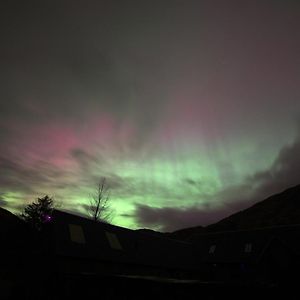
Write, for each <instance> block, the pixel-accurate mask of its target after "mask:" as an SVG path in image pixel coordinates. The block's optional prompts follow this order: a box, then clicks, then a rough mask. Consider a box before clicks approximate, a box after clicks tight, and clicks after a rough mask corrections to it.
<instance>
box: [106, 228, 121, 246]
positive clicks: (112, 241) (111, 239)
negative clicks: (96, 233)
mask: <svg viewBox="0 0 300 300" xmlns="http://www.w3.org/2000/svg"><path fill="white" fill-rule="evenodd" d="M105 235H106V238H107V239H108V242H109V245H110V247H111V248H112V249H116V250H122V249H123V248H122V245H121V244H120V241H119V239H118V237H117V236H116V235H115V234H114V233H111V232H105Z"/></svg>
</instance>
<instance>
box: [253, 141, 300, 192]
mask: <svg viewBox="0 0 300 300" xmlns="http://www.w3.org/2000/svg"><path fill="white" fill-rule="evenodd" d="M299 153H300V135H298V137H297V138H296V140H295V141H294V142H293V143H291V144H290V145H287V146H285V147H284V148H282V149H281V151H280V152H279V154H278V157H277V159H276V160H275V162H274V164H273V165H272V167H271V169H270V170H267V171H264V172H258V173H256V174H255V175H254V176H252V177H251V178H250V182H253V183H255V184H256V186H258V188H257V194H258V195H261V196H264V197H265V196H267V195H271V194H274V193H277V192H280V191H281V190H283V189H286V188H288V187H291V186H294V185H297V184H299V183H300V155H299Z"/></svg>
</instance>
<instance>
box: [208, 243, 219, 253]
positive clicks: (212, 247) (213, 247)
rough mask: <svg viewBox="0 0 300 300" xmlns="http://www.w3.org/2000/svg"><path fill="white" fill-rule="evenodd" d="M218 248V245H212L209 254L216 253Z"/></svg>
mask: <svg viewBox="0 0 300 300" xmlns="http://www.w3.org/2000/svg"><path fill="white" fill-rule="evenodd" d="M216 248H217V246H216V245H211V246H210V247H209V250H208V253H209V254H213V253H215V250H216Z"/></svg>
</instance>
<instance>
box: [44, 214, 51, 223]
mask: <svg viewBox="0 0 300 300" xmlns="http://www.w3.org/2000/svg"><path fill="white" fill-rule="evenodd" d="M51 220H52V217H51V216H50V215H45V216H44V222H45V223H48V222H50V221H51Z"/></svg>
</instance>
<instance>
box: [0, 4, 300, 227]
mask: <svg viewBox="0 0 300 300" xmlns="http://www.w3.org/2000/svg"><path fill="white" fill-rule="evenodd" d="M0 24H1V25H0V37H1V43H0V79H1V85H0V96H1V98H0V99H1V100H0V101H1V105H0V205H1V206H2V207H4V208H7V209H9V210H11V211H13V212H18V211H19V210H20V209H21V208H22V207H24V205H25V204H27V203H29V202H32V201H33V200H34V199H36V198H37V197H39V196H43V195H45V194H48V195H50V196H52V197H54V199H55V200H56V201H57V202H58V203H59V204H60V206H61V208H62V209H65V210H68V211H73V212H77V213H78V212H79V213H83V212H84V211H85V206H86V205H87V204H89V201H90V196H91V194H92V193H93V191H94V190H95V188H96V187H97V183H98V182H99V180H100V179H101V178H103V177H105V178H106V180H107V183H108V185H109V187H110V199H111V201H110V203H111V207H112V209H113V210H114V213H113V215H114V217H113V223H114V224H117V225H121V226H125V227H129V228H141V227H147V228H152V229H156V230H162V231H172V230H175V229H179V228H184V227H190V226H196V225H207V224H210V223H213V222H215V221H218V220H220V219H221V218H223V217H226V216H228V215H229V214H232V213H234V212H236V211H238V210H241V209H244V208H247V207H249V206H250V205H251V204H253V203H255V202H257V201H260V200H262V199H264V198H265V197H267V196H269V195H271V194H273V193H276V192H280V191H281V190H283V189H285V188H288V187H290V186H293V185H296V184H299V183H300V156H299V153H300V1H298V0H295V1H290V0H281V1H280V0H269V1H264V0H259V1H258V0H257V1H255V0H251V1H243V0H237V1H223V0H220V1H214V0H207V1H201V0H195V1H193V0H180V1H179V0H178V1H177V0H173V1H168V0H157V1H155V0H137V1H130V0H119V1H112V0H110V1H101V0H99V1H83V0H82V1H76V0H73V1H64V0H59V1H55V0H51V1H50V0H49V1H47V0H46V1H40V0H37V1H30V0H27V1H23V0H22V1H21V0H20V1H14V0H11V1H1V4H0Z"/></svg>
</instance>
